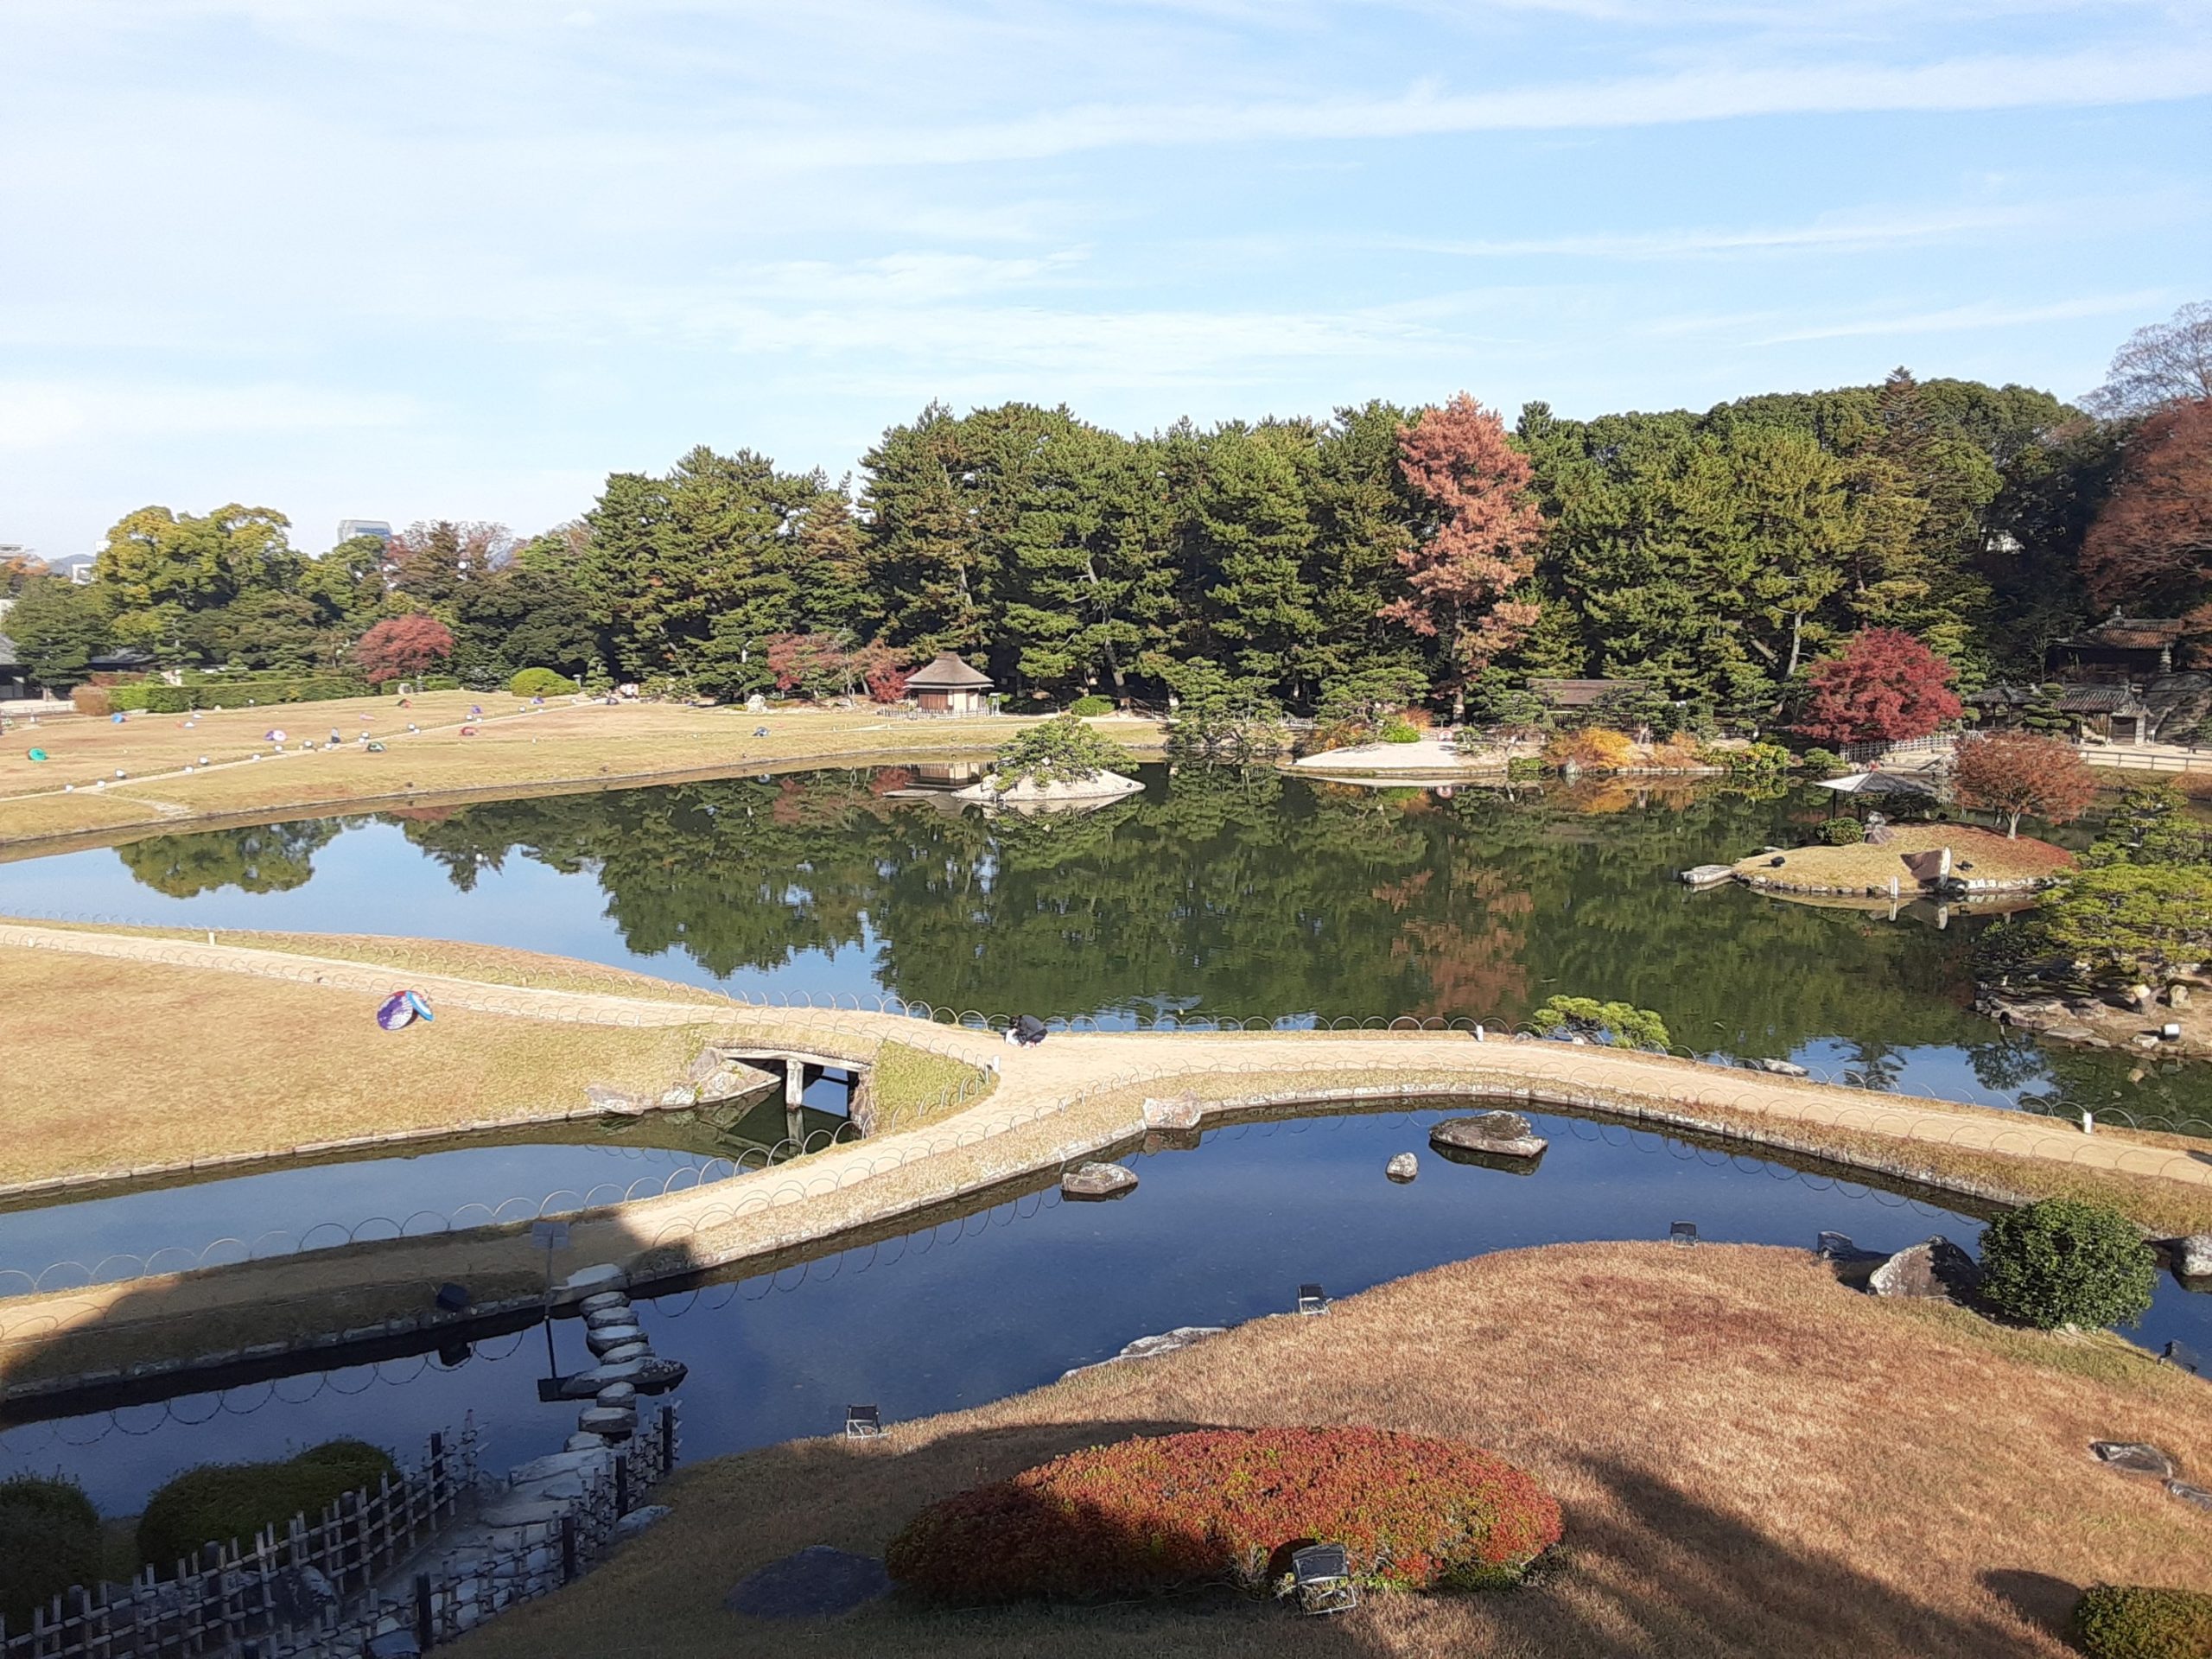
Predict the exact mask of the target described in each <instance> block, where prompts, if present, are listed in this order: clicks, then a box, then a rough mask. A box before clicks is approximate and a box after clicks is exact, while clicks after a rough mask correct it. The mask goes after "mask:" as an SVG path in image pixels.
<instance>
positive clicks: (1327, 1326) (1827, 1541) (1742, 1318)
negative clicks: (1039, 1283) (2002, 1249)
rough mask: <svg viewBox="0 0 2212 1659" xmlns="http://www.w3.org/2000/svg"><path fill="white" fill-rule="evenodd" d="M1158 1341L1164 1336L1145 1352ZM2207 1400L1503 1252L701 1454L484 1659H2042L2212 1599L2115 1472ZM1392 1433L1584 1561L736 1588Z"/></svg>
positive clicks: (1751, 1286)
mask: <svg viewBox="0 0 2212 1659" xmlns="http://www.w3.org/2000/svg"><path fill="white" fill-rule="evenodd" d="M1128 1334H1129V1335H1130V1336H1132V1337H1135V1336H1137V1335H1139V1334H1141V1332H1136V1331H1131V1332H1129V1333H1128ZM2203 1390H2204V1384H2203V1383H2201V1382H2199V1381H2198V1380H2196V1379H2195V1378H2192V1377H2190V1376H2185V1375H2183V1373H2181V1372H2179V1371H2177V1370H2173V1369H2172V1368H2171V1367H2164V1366H2160V1365H2158V1364H2157V1363H2154V1362H2152V1361H2151V1360H2150V1359H2149V1358H2148V1357H2147V1356H2145V1355H2144V1354H2142V1353H2141V1352H2140V1351H2133V1350H2130V1349H2128V1348H2127V1347H2126V1345H2125V1344H2121V1343H2120V1341H2119V1340H2118V1339H2117V1338H2111V1337H2107V1336H2097V1337H2068V1336H2063V1335H2055V1336H2044V1335H2039V1334H2035V1333H2031V1332H2012V1331H2006V1330H2002V1329H1999V1327H1996V1326H1994V1325H1988V1324H1986V1323H1985V1322H1983V1321H1981V1320H1980V1319H1977V1318H1975V1317H1974V1316H1972V1315H1969V1314H1966V1313H1961V1312H1960V1311H1958V1310H1955V1309H1951V1308H1948V1307H1940V1306H1925V1305H1917V1304H1900V1303H1897V1302H1889V1301H1877V1300H1872V1299H1870V1298H1866V1297H1864V1296H1860V1295H1859V1294H1855V1293H1853V1292H1851V1291H1847V1290H1846V1289H1844V1288H1842V1287H1840V1286H1838V1285H1837V1284H1836V1283H1834V1281H1833V1280H1832V1279H1831V1278H1830V1277H1829V1275H1828V1274H1827V1271H1826V1270H1825V1268H1822V1267H1821V1265H1820V1264H1818V1263H1817V1262H1815V1260H1814V1259H1813V1258H1812V1257H1811V1256H1810V1255H1807V1254H1804V1253H1802V1252H1796V1251H1786V1250H1778V1249H1756V1248H1751V1247H1715V1246H1711V1245H1707V1246H1703V1247H1700V1248H1699V1249H1695V1250H1687V1251H1686V1250H1677V1249H1669V1248H1668V1247H1667V1246H1664V1245H1644V1244H1586V1245H1563V1246H1555V1247H1552V1248H1549V1249H1539V1250H1528V1251H1515V1252H1510V1253H1506V1254H1502V1255H1491V1256H1486V1257H1481V1258H1478V1259H1477V1260H1475V1261H1472V1262H1461V1263H1458V1264H1455V1265H1452V1266H1449V1267H1446V1268H1439V1269H1436V1270H1434V1271H1433V1272H1429V1273H1425V1274H1419V1275H1417V1276H1415V1277H1413V1278H1410V1279H1407V1280H1402V1281H1398V1282H1396V1283H1395V1284H1390V1285H1386V1286H1383V1287H1380V1288H1378V1289H1376V1290H1374V1291H1370V1292H1369V1293H1367V1294H1364V1295H1361V1296H1358V1297H1355V1298H1351V1299H1349V1300H1344V1301H1341V1302H1338V1303H1337V1304H1335V1306H1333V1307H1332V1309H1331V1311H1330V1313H1329V1314H1328V1316H1327V1317H1326V1318H1325V1319H1268V1320H1262V1321H1260V1322H1257V1323H1255V1324H1252V1325H1245V1326H1243V1327H1241V1328H1239V1329H1237V1330H1236V1331H1233V1332H1230V1333H1229V1334H1228V1335H1226V1336H1224V1337H1221V1338H1215V1339H1213V1340H1212V1341H1211V1342H1208V1343H1205V1344H1201V1345H1199V1346H1198V1347H1197V1348H1194V1349H1191V1350H1188V1351H1185V1352H1183V1353H1181V1354H1178V1355H1175V1356H1173V1357H1168V1358H1166V1359H1161V1360H1156V1361H1152V1362H1149V1363H1143V1364H1135V1365H1122V1366H1114V1367H1109V1368H1108V1369H1107V1370H1103V1371H1094V1372H1090V1373H1088V1374H1086V1375H1084V1376H1081V1377H1078V1378H1075V1379H1072V1380H1071V1381H1069V1382H1066V1383H1059V1384H1058V1385H1056V1386H1053V1387H1051V1388H1047V1389H1040V1390H1039V1391H1037V1392H1035V1393H1032V1394H1027V1395H1020V1396H1017V1397H1015V1398H1014V1399H1011V1400H1007V1401H1002V1402H998V1403H995V1404H993V1405H988V1406H985V1407H982V1408H978V1409H976V1410H973V1411H969V1412H962V1413H957V1414H950V1415H946V1416H942V1417H937V1418H932V1419H929V1420H926V1421H918V1422H908V1423H897V1424H895V1425H893V1428H892V1431H891V1433H890V1434H889V1435H888V1437H887V1439H886V1440H882V1441H880V1442H873V1443H863V1444H861V1445H857V1446H852V1445H849V1444H848V1443H846V1442H843V1441H842V1440H807V1441H796V1442H792V1443H790V1444H787V1445H783V1446H772V1447H769V1448H767V1449H765V1450H763V1451H760V1452H753V1453H748V1454H746V1455H743V1456H740V1457H734V1458H729V1459H721V1460H718V1461H715V1462H712V1463H709V1464H704V1465H700V1466H698V1467H696V1468H694V1469H690V1470H688V1471H683V1472H682V1473H680V1474H679V1475H678V1476H677V1478H676V1479H675V1480H674V1481H672V1482H671V1483H670V1484H667V1485H665V1486H664V1487H663V1488H662V1489H661V1491H659V1493H658V1494H657V1501H664V1502H666V1503H670V1504H671V1505H672V1506H673V1510H674V1513H673V1515H672V1516H671V1517H670V1518H669V1519H668V1520H666V1521H664V1522H662V1523H661V1524H660V1525H659V1526H658V1528H657V1529H654V1530H653V1531H652V1532H651V1533H650V1534H648V1535H646V1536H645V1539H644V1540H642V1541H639V1542H636V1543H632V1544H631V1545H628V1546H626V1547H625V1548H623V1549H621V1550H620V1552H619V1553H618V1554H616V1555H615V1556H614V1557H613V1560H611V1561H610V1562H609V1563H608V1564H607V1565H606V1566H604V1567H601V1568H600V1569H599V1570H598V1571H596V1572H594V1573H592V1574H591V1575H590V1576H588V1578H586V1579H585V1580H582V1582H581V1583H580V1584H578V1585H576V1586H573V1587H571V1588H569V1589H568V1590H565V1591H563V1592H560V1593H558V1594H556V1595H555V1596H554V1597H552V1598H550V1599H548V1600H545V1601H543V1602H538V1603H534V1604H531V1605H528V1606H526V1607H524V1608H521V1609H518V1610H517V1611H513V1612H512V1613H509V1614H507V1615H505V1616H504V1617H502V1618H499V1620H497V1621H495V1622H494V1623H493V1624H489V1625H487V1626H486V1627H484V1628H483V1629H482V1630H479V1631H478V1632H476V1633H475V1634H474V1636H473V1637H469V1638H468V1639H467V1641H466V1642H464V1643H462V1644H461V1651H464V1652H466V1653H468V1654H471V1655H476V1656H481V1659H506V1656H516V1659H524V1656H531V1659H534V1656H537V1655H542V1654H548V1653H557V1654H561V1655H563V1656H565V1659H617V1656H623V1659H627V1656H640V1659H642V1656H645V1655H654V1656H667V1659H694V1656H696V1659H706V1656H709V1655H712V1656H716V1659H722V1656H729V1659H746V1656H753V1655H758V1656H761V1659H770V1656H775V1659H782V1656H785V1655H787V1654H789V1653H791V1652H794V1651H798V1652H805V1653H819V1654H824V1655H828V1654H839V1655H842V1654H861V1653H865V1654H868V1655H870V1656H878V1659H923V1656H929V1659H938V1656H943V1659H954V1656H957V1659H1027V1656H1030V1655H1034V1654H1041V1653H1053V1654H1065V1655H1071V1656H1077V1659H1113V1656H1125V1655H1126V1656H1128V1659H1154V1656H1161V1659H1185V1656H1190V1659H1197V1656H1205V1659H1240V1656H1252V1659H1275V1656H1306V1655H1314V1656H1339V1655H1341V1656H1383V1655H1404V1656H1432V1655H1433V1656H1446V1655H1460V1654H1481V1655H1485V1656H1502V1659H1529V1656H1539V1655H1541V1656H1552V1659H1586V1656H1599V1655H1603V1656H1626V1655H1662V1654H1663V1655H1678V1656H1721V1655H1732V1656H1759V1659H1768V1656H1783V1655H1786V1656H1789V1659H1875V1656H1879V1659H1891V1656H1942V1659H2000V1656H2001V1659H2018V1656H2048V1659H2059V1656H2062V1655H2064V1654H2067V1653H2069V1651H2071V1649H2069V1648H2068V1647H2067V1646H2066V1644H2065V1643H2063V1641H2061V1640H2060V1639H2059V1638H2058V1637H2057V1636H2056V1634H2055V1630H2056V1628H2057V1626H2058V1624H2059V1623H2060V1621H2062V1620H2063V1618H2064V1616H2065V1614H2066V1612H2067V1611H2068V1609H2069V1607H2070V1606H2071V1604H2072V1600H2073V1598H2074V1596H2075V1593H2076V1592H2078V1590H2079V1589H2080V1588H2081V1587H2082V1586H2086V1585H2088V1584H2089V1583H2091V1582H2094V1581H2096V1580H2133V1581H2147V1582H2152V1583H2159V1584H2170V1585H2178V1586H2188V1587H2194V1588H2197V1589H2212V1516H2208V1515H2206V1514H2204V1513H2203V1512H2202V1511H2199V1510H2192V1509H2190V1507H2189V1506H2187V1505H2185V1504H2183V1503H2179V1502H2177V1500H2175V1499H2174V1498H2172V1497H2169V1496H2167V1495H2166V1494H2165V1492H2164V1491H2163V1490H2162V1489H2160V1488H2159V1487H2158V1484H2156V1483H2154V1482H2150V1481H2147V1480H2142V1479H2138V1478H2131V1477H2127V1476H2124V1475H2120V1474H2118V1473H2115V1472H2113V1471H2110V1470H2108V1469H2106V1468H2104V1467H2101V1466H2100V1465H2097V1464H2096V1463H2095V1462H2094V1460H2093V1459H2091V1458H2090V1456H2089V1454H2088V1442H2089V1441H2090V1440H2099V1439H2112V1438H2129V1439H2132V1438H2142V1439H2147V1440H2153V1441H2155V1442H2156V1443H2158V1445H2160V1446H2164V1447H2165V1448H2166V1449H2167V1450H2168V1451H2170V1452H2173V1453H2174V1454H2176V1455H2177V1457H2178V1458H2179V1459H2180V1460H2181V1462H2182V1464H2183V1468H2184V1470H2187V1471H2196V1472H2198V1473H2199V1474H2201V1473H2202V1471H2206V1470H2208V1469H2212V1413H2208V1412H2207V1411H2206V1410H2205V1408H2204V1393H2203ZM1338 1422H1342V1423H1373V1424H1376V1425H1379V1426H1382V1427H1389V1428H1395V1429H1402V1430H1408V1431H1411V1432H1414V1433H1425V1434H1435V1435H1442V1436H1446V1437H1450V1438H1454V1439H1459V1440H1467V1441H1470V1442H1471V1443H1473V1444H1476V1445H1478V1446H1487V1447H1490V1448H1491V1449H1494V1450H1496V1451H1497V1452H1500V1453H1502V1454H1503V1455H1504V1456H1505V1457H1507V1458H1508V1459H1511V1460H1513V1461H1515V1462H1516V1463H1518V1464H1520V1465H1522V1466H1523V1467H1525V1468H1527V1469H1529V1471H1532V1472H1533V1473H1535V1475H1537V1476H1538V1477H1539V1478H1541V1480H1543V1481H1544V1482H1545V1484H1547V1485H1548V1486H1549V1487H1550V1488H1551V1490H1552V1491H1554V1492H1555V1493H1556V1494H1557V1495H1558V1496H1559V1497H1560V1499H1561V1501H1562V1503H1563V1505H1564V1507H1565V1510H1566V1513H1567V1539H1566V1544H1565V1548H1564V1550H1563V1552H1562V1560H1560V1563H1559V1566H1558V1568H1557V1570H1556V1572H1555V1573H1553V1574H1552V1575H1550V1576H1549V1577H1548V1579H1547V1580H1544V1581H1543V1582H1541V1583H1540V1584H1539V1585H1538V1586H1535V1587H1533V1588H1531V1589H1528V1590H1524V1591H1521V1592H1515V1593H1511V1594H1506V1595H1496V1596H1484V1597H1456V1596H1433V1597H1430V1596H1412V1595H1391V1596H1373V1597H1370V1599H1369V1600H1368V1601H1367V1603H1366V1605H1364V1606H1363V1608H1362V1609H1361V1610H1360V1611H1357V1612H1355V1613H1353V1614H1351V1615H1349V1616H1346V1617H1344V1618H1336V1619H1329V1620H1320V1619H1300V1618H1295V1617H1293V1616H1291V1615H1289V1614H1287V1613H1285V1612H1282V1611H1278V1610H1277V1609H1275V1608H1273V1607H1270V1606H1264V1605H1255V1604H1249V1603H1245V1602H1243V1601H1240V1600H1238V1599H1236V1598H1235V1597H1233V1596H1229V1595H1226V1594H1220V1595H1211V1596H1202V1597H1192V1598H1185V1599H1174V1600H1166V1601H1160V1602H1153V1603H1140V1604H1133V1605H1114V1606H1105V1607H1091V1608H1080V1607H1059V1608H1047V1607H1041V1606H1016V1607H1011V1608H1006V1609H1001V1610H997V1611H987V1612H976V1613H944V1612H932V1611H919V1610H917V1609H913V1608H911V1607H908V1606H906V1605H902V1604H900V1603H899V1602H898V1601H896V1600H893V1601H892V1602H889V1603H885V1604H879V1605H877V1606H875V1607H874V1608H871V1609H869V1610H867V1611H863V1612H861V1613H860V1614H857V1615H855V1616H852V1617H851V1618H848V1619H845V1620H842V1621H838V1622H836V1623H828V1624H823V1623H798V1624H793V1623H787V1622H766V1621H762V1622H755V1621H753V1620H750V1619H746V1618H738V1617H735V1616H734V1615H732V1614H730V1613H728V1612H725V1611H722V1608H721V1598H722V1597H723V1596H724V1595H725V1594H726V1593H727V1592H728V1590H729V1588H730V1587H731V1586H733V1585H734V1584H735V1583H736V1582H738V1580H741V1578H743V1577H744V1576H745V1575H746V1574H747V1573H749V1572H751V1571H753V1569H754V1568H756V1567H760V1566H762V1565H764V1564H766V1562H768V1561H770V1560H775V1559H777V1558H779V1557H780V1556H782V1555H784V1554H788V1553H790V1552H791V1551H793V1550H797V1549H799V1548H804V1547H806V1546H808V1545H810V1544H830V1545H834V1546H836V1547H839V1548H845V1549H850V1550H856V1551H861V1552H863V1553H868V1554H876V1553H880V1551H881V1549H882V1548H883V1545H884V1543H885V1542H886V1541H887V1539H888V1538H889V1537H890V1536H891V1535H892V1534H893V1533H894V1532H895V1531H896V1530H897V1529H898V1528H899V1526H900V1525H901V1524H902V1523H903V1522H905V1521H906V1518H907V1517H908V1516H910V1515H912V1513H913V1512H914V1511H915V1510H918V1508H920V1507H921V1506H922V1505H923V1504H925V1503H928V1502H930V1501H931V1500H932V1499H934V1498H936V1497H941V1496H944V1494H947V1493H949V1492H951V1491H957V1490H959V1489H961V1488H963V1487H965V1486H969V1485H971V1484H976V1483H978V1482H980V1481H983V1480H988V1479H991V1478H997V1477H1001V1476H1003V1475H1007V1474H1010V1473H1013V1472H1014V1471H1017V1470H1020V1469H1021V1468H1025V1467H1027V1466H1029V1465H1033V1464H1035V1463H1038V1462H1040V1461H1043V1460H1044V1459H1047V1458H1050V1457H1052V1456H1055V1455H1057V1454H1058V1453H1059V1452H1065V1451H1069V1450H1071V1449H1074V1448H1077V1447H1080V1446H1090V1445H1094V1444H1098V1443H1102V1442H1105V1441H1109V1440H1116V1439H1119V1438H1122V1437H1123V1436H1126V1435H1128V1434H1131V1433H1168V1432H1173V1431H1175V1430H1178V1429H1182V1428H1186V1427H1199V1426H1208V1425H1249V1424H1266V1423H1338Z"/></svg>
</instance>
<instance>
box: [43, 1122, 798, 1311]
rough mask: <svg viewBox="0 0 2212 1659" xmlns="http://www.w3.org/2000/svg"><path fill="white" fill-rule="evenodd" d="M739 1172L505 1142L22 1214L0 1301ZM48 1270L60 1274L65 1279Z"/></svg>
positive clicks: (659, 1152) (603, 1150) (718, 1162)
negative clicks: (34, 1290)
mask: <svg viewBox="0 0 2212 1659" xmlns="http://www.w3.org/2000/svg"><path fill="white" fill-rule="evenodd" d="M780 1113H781V1109H780V1107H779V1116H780ZM759 1161H760V1160H758V1159H756V1160H754V1161H753V1165H752V1166H753V1167H757V1166H758V1165H759ZM735 1170H736V1163H735V1160H734V1159H733V1158H731V1157H728V1156H722V1155H717V1154H709V1153H704V1152H684V1151H680V1150H675V1149H671V1148H668V1147H652V1146H622V1145H616V1146H592V1145H545V1144H535V1145H533V1144H529V1143H524V1144H520V1145H517V1144H512V1143H511V1144H506V1145H500V1146H485V1147H458V1148H454V1149H451V1150H445V1151H424V1152H421V1153H416V1154H412V1155H403V1156H399V1157H387V1158H373V1159H363V1160H357V1161H349V1162H340V1163H321V1164H310V1165H306V1166H288V1167H284V1168H277V1169H268V1170H263V1171H257V1173H253V1174H250V1175H237V1176H232V1177H231V1178H230V1179H225V1180H212V1181H205V1182H200V1183H195V1184H192V1185H165V1186H154V1187H151V1188H149V1189H146V1190H143V1191H133V1192H118V1193H115V1194H113V1195H112V1196H108V1197H100V1198H80V1199H78V1200H77V1201H75V1202H74V1203H69V1204H49V1205H41V1206H37V1207H18V1208H15V1209H12V1210H8V1211H0V1295H8V1296H15V1295H22V1294H24V1293H25V1292H26V1291H27V1290H29V1289H30V1288H31V1286H29V1285H27V1284H26V1283H25V1282H24V1281H23V1278H22V1277H20V1276H18V1275H28V1276H29V1278H30V1279H32V1280H34V1281H39V1283H40V1285H41V1287H43V1288H46V1289H49V1290H52V1289H63V1288H67V1287H68V1286H70V1285H73V1284H82V1283H85V1282H87V1281H111V1280H117V1279H124V1278H133V1277H136V1276H137V1274H140V1273H142V1272H146V1273H170V1272H182V1271H185V1270H188V1269H189V1268H194V1267H204V1266H214V1265H219V1264H222V1263H226V1262H239V1261H244V1260H245V1259H246V1258H247V1257H248V1256H250V1255H251V1256H266V1255H289V1254H290V1253H291V1252H292V1251H294V1250H300V1249H310V1250H311V1249H327V1248H329V1247H331V1246H333V1245H338V1244H345V1243H353V1242H356V1241H363V1240H368V1239H376V1238H394V1237H397V1236H399V1235H400V1234H402V1233H407V1234H420V1233H435V1232H442V1231H444V1230H448V1228H458V1227H485V1226H489V1225H491V1224H493V1223H494V1222H509V1221H526V1220H528V1219H530V1218H531V1217H534V1216H537V1215H541V1214H543V1215H555V1214H558V1213H561V1212H563V1211H571V1210H581V1209H584V1208H586V1207H588V1206H589V1205H599V1204H619V1203H621V1202H623V1201H624V1200H626V1199H628V1198H657V1197H658V1196H659V1195H660V1194H661V1193H662V1192H681V1191H683V1190H684V1189H686V1188H688V1187H690V1186H694V1185H698V1184H699V1183H701V1182H705V1181H717V1180H722V1179H727V1178H728V1176H730V1175H731V1174H733V1173H735ZM56 1263H62V1264H66V1265H65V1267H64V1268H63V1269H62V1270H61V1271H60V1272H59V1273H57V1272H56V1271H55V1269H54V1264H56ZM70 1267H73V1268H77V1269H79V1271H75V1272H71V1271H68V1270H67V1268H70Z"/></svg>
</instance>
